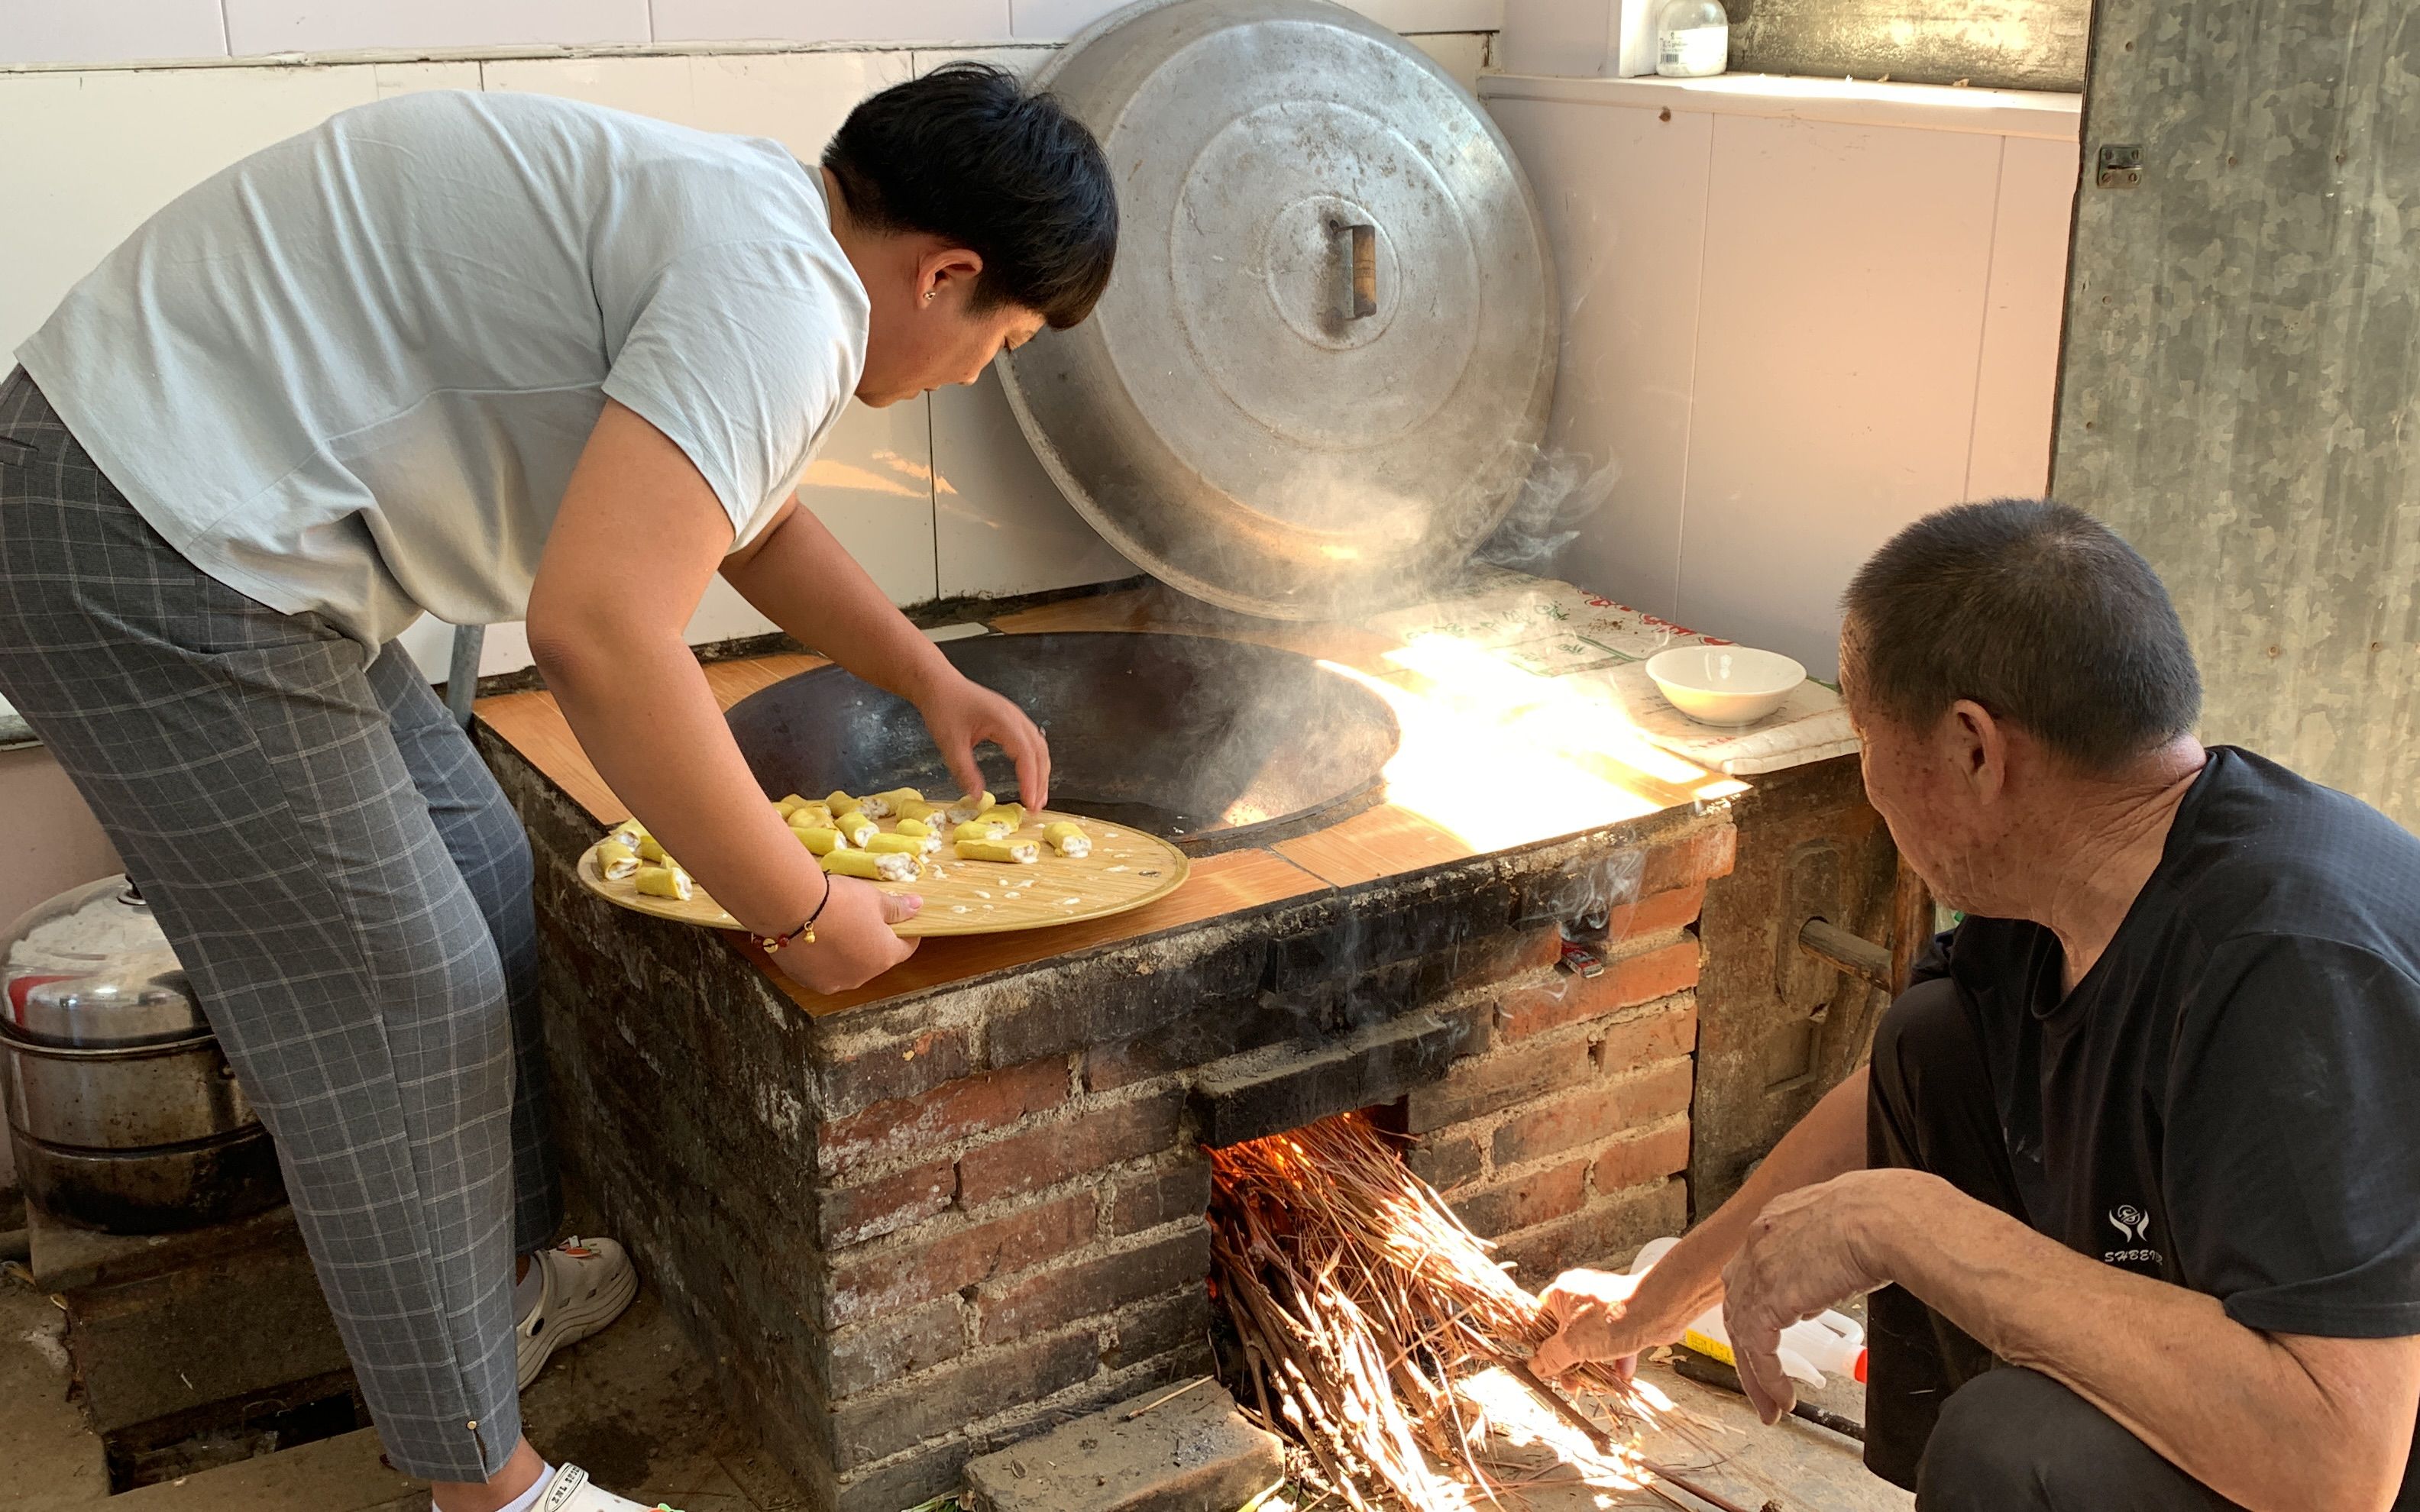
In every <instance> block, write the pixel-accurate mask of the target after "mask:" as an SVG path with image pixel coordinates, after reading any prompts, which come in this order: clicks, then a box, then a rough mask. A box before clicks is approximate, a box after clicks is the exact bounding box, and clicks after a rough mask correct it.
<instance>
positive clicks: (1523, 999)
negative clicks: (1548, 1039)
mask: <svg viewBox="0 0 2420 1512" xmlns="http://www.w3.org/2000/svg"><path fill="white" fill-rule="evenodd" d="M1698 962H1699V948H1698V941H1697V938H1696V937H1695V936H1694V935H1686V936H1683V938H1682V939H1680V940H1679V941H1677V942H1676V943H1674V944H1671V945H1667V946H1664V947H1661V948H1660V949H1652V950H1647V951H1642V952H1641V953H1639V954H1637V955H1631V956H1622V957H1619V958H1617V959H1615V960H1613V961H1610V962H1607V963H1606V968H1605V971H1604V972H1603V974H1601V975H1599V976H1594V977H1580V976H1574V975H1571V974H1569V973H1565V972H1558V973H1556V974H1555V975H1554V976H1553V977H1552V978H1550V979H1548V980H1546V981H1544V982H1543V983H1540V984H1539V985H1536V986H1531V987H1516V988H1513V989H1512V990H1511V991H1509V992H1507V993H1505V994H1504V995H1503V996H1502V997H1500V998H1498V999H1497V1003H1496V1021H1497V1028H1498V1030H1499V1031H1500V1032H1501V1033H1502V1035H1503V1036H1504V1038H1505V1039H1507V1040H1526V1039H1528V1037H1529V1036H1531V1035H1533V1034H1540V1033H1544V1031H1545V1030H1547V1029H1558V1028H1561V1027H1562V1026H1565V1025H1567V1024H1578V1023H1582V1022H1584V1021H1586V1020H1589V1019H1593V1018H1603V1017H1605V1016H1606V1014H1608V1013H1618V1012H1620V1011H1621V1010H1623V1009H1625V1008H1635V1007H1637V1005H1638V1004H1640V1003H1652V1002H1653V1001H1655V999H1657V998H1659V997H1669V996H1670V995H1673V994H1674V993H1677V992H1683V991H1685V990H1687V989H1688V988H1691V987H1694V986H1696V985H1697V984H1698Z"/></svg>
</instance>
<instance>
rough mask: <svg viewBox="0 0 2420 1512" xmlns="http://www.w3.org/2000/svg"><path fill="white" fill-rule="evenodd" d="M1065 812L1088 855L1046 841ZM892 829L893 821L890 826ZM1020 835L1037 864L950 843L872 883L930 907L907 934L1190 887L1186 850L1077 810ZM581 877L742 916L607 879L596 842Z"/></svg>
mask: <svg viewBox="0 0 2420 1512" xmlns="http://www.w3.org/2000/svg"><path fill="white" fill-rule="evenodd" d="M1060 819H1067V820H1073V821H1075V822H1076V823H1078V824H1079V825H1083V826H1084V833H1085V834H1087V835H1090V836H1092V837H1093V853H1092V854H1091V855H1090V856H1082V857H1077V856H1062V855H1060V854H1059V853H1058V852H1057V851H1055V850H1052V849H1051V848H1050V846H1049V844H1048V843H1047V841H1043V839H1042V826H1043V825H1047V824H1049V823H1051V822H1052V821H1054V820H1060ZM891 827H892V823H891V822H889V821H886V822H885V823H884V825H883V828H885V829H886V830H887V829H889V828H891ZM1014 838H1015V839H1016V840H1019V841H1033V842H1035V843H1036V844H1039V845H1040V846H1041V849H1042V858H1041V859H1040V860H1039V861H1036V862H1035V863H1033V864H1032V865H1031V866H1017V865H1013V864H1011V865H1003V864H1001V863H998V862H988V861H961V860H958V859H957V858H956V856H955V852H954V847H952V846H951V845H949V844H947V843H944V844H943V845H942V847H941V852H940V855H939V856H933V857H929V858H928V859H927V860H926V862H925V866H924V874H923V876H922V877H919V878H918V879H917V880H915V881H914V882H877V883H875V884H874V886H875V887H880V888H881V889H882V890H883V891H885V892H894V893H896V892H912V893H915V894H916V895H917V896H919V897H921V898H923V900H924V907H923V912H921V913H919V914H918V915H917V916H916V917H915V918H910V919H908V920H907V922H905V923H903V924H901V925H899V926H898V933H899V934H900V935H901V937H902V938H906V939H928V938H932V937H935V936H939V935H950V934H1005V933H1014V932H1016V931H1018V930H1029V929H1048V928H1050V927H1052V926H1053V925H1058V924H1073V923H1077V922H1078V921H1080V920H1083V919H1089V918H1109V917H1111V916H1113V915H1117V914H1123V913H1126V912H1128V911H1129V910H1132V909H1136V908H1140V907H1141V906H1142V905H1143V904H1145V903H1151V902H1154V901H1155V900H1156V899H1160V898H1165V897H1166V896H1168V895H1169V894H1170V893H1171V892H1174V891H1175V890H1176V889H1177V888H1178V887H1180V886H1182V885H1183V884H1184V881H1185V878H1186V874H1187V872H1188V871H1189V870H1190V869H1191V863H1190V862H1188V861H1187V859H1186V857H1185V853H1184V852H1182V851H1180V850H1178V849H1177V848H1176V847H1175V846H1173V845H1171V844H1170V843H1168V841H1164V840H1161V839H1160V838H1159V837H1158V836H1156V835H1146V834H1144V833H1143V832H1142V831H1140V830H1138V829H1129V828H1127V827H1126V826H1125V825H1105V824H1102V823H1100V822H1099V821H1097V820H1092V819H1085V818H1083V817H1081V816H1080V815H1078V814H1070V813H1054V812H1050V811H1047V810H1046V811H1044V812H1043V813H1041V814H1039V815H1036V816H1034V817H1032V819H1030V820H1028V821H1027V823H1026V825H1025V827H1024V828H1022V829H1020V830H1018V831H1017V832H1016V836H1015V837H1014ZM603 843H604V841H602V840H599V841H597V844H598V845H601V844H603ZM580 880H581V882H582V885H583V886H585V887H587V888H588V890H589V891H591V892H593V893H595V894H597V896H598V897H600V898H602V899H604V900H605V901H606V902H608V903H613V904H616V905H617V906H620V907H623V908H628V909H630V910H632V911H633V912H636V913H642V914H652V915H654V916H655V917H656V918H670V919H676V920H678V921H679V922H681V923H684V924H699V925H703V926H705V927H706V928H707V929H729V930H736V929H737V928H739V921H738V920H737V919H736V918H732V917H731V916H730V915H729V914H727V913H725V912H723V910H722V905H721V904H720V903H716V902H715V901H714V900H713V899H711V898H709V897H707V896H706V892H705V890H704V889H703V888H701V889H699V890H698V891H697V892H696V894H695V895H694V896H692V897H691V898H690V900H689V901H688V902H687V903H681V902H678V901H676V900H675V899H671V898H655V897H650V896H648V895H647V894H645V893H643V892H641V891H640V890H639V889H638V888H637V887H635V886H633V885H632V884H630V883H628V882H608V881H606V880H605V877H604V873H603V872H600V871H599V870H598V868H597V846H596V845H592V846H590V847H589V848H588V849H587V850H586V851H584V852H582V854H581V857H580Z"/></svg>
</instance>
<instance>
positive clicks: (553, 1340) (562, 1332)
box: [519, 1265, 639, 1391]
mask: <svg viewBox="0 0 2420 1512" xmlns="http://www.w3.org/2000/svg"><path fill="white" fill-rule="evenodd" d="M638 1294H639V1268H638V1267H637V1266H635V1265H633V1266H625V1267H624V1268H623V1271H622V1273H621V1275H620V1277H619V1278H617V1279H616V1280H615V1281H614V1282H613V1284H612V1285H610V1286H608V1287H607V1288H605V1289H604V1290H602V1291H599V1292H598V1293H597V1295H595V1296H594V1297H591V1298H589V1299H588V1300H587V1301H586V1302H584V1303H580V1304H566V1306H565V1307H564V1309H563V1310H562V1311H561V1312H559V1313H557V1314H556V1315H555V1316H554V1317H553V1318H551V1319H549V1320H548V1322H547V1326H546V1332H545V1334H544V1335H540V1337H539V1339H538V1350H537V1353H536V1354H535V1356H533V1357H532V1358H531V1360H530V1363H529V1364H527V1365H523V1366H521V1367H520V1381H519V1389H520V1390H522V1391H527V1390H528V1389H529V1383H530V1382H531V1381H535V1380H536V1379H537V1378H538V1376H539V1374H540V1373H541V1372H543V1371H544V1370H545V1369H546V1363H547V1362H548V1361H549V1360H551V1359H553V1358H554V1352H555V1351H556V1350H567V1349H569V1348H571V1347H572V1346H573V1345H575V1344H577V1343H579V1342H580V1341H581V1340H582V1339H584V1338H590V1337H593V1336H595V1335H598V1334H601V1333H603V1332H604V1331H605V1330H606V1328H607V1327H609V1326H611V1324H612V1323H613V1319H616V1318H619V1317H621V1316H622V1311H623V1309H624V1308H626V1307H628V1306H629V1305H630V1301H631V1299H632V1298H634V1297H636V1296H638Z"/></svg>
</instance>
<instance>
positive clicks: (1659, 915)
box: [1613, 882, 1706, 940]
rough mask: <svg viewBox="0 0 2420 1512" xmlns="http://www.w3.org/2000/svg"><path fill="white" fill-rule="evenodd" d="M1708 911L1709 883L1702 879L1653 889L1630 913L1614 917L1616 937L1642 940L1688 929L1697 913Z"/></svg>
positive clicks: (1695, 919) (1695, 918)
mask: <svg viewBox="0 0 2420 1512" xmlns="http://www.w3.org/2000/svg"><path fill="white" fill-rule="evenodd" d="M1705 911H1706V885H1705V884H1704V883H1702V882H1692V883H1690V884H1689V885H1688V886H1687V887H1669V888H1667V889H1665V890H1664V891H1662V892H1651V893H1649V894H1648V895H1647V896H1646V897H1644V898H1641V899H1639V900H1638V902H1637V903H1636V904H1634V905H1633V906H1632V908H1631V910H1630V912H1629V913H1628V914H1626V915H1624V914H1616V915H1615V916H1614V918H1613V925H1614V928H1615V930H1616V931H1617V933H1616V936H1615V937H1616V939H1617V940H1643V939H1646V938H1648V937H1649V936H1651V935H1655V934H1663V933H1668V932H1670V931H1672V930H1676V929H1685V928H1686V927H1688V926H1689V925H1691V924H1694V923H1696V922H1697V921H1698V916H1699V915H1700V914H1702V913H1704V912H1705Z"/></svg>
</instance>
